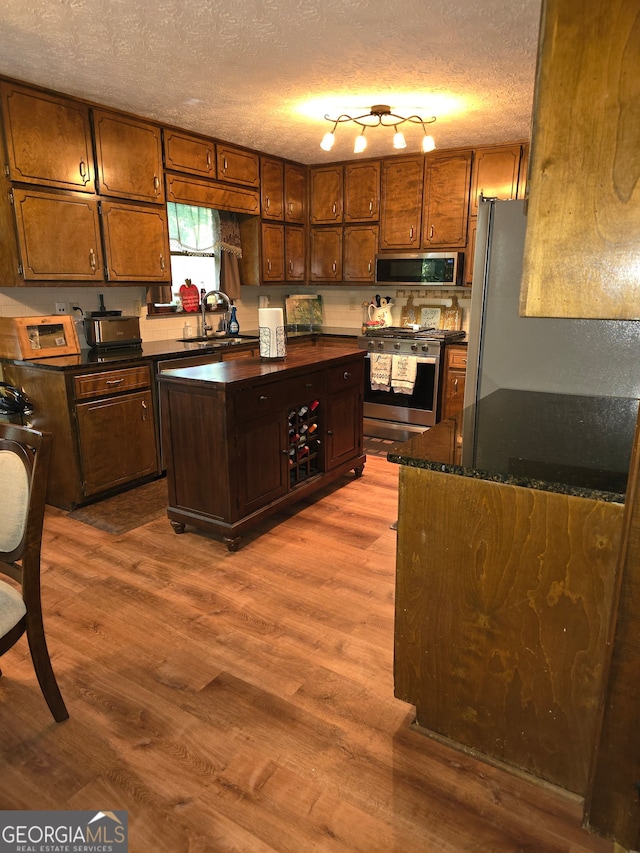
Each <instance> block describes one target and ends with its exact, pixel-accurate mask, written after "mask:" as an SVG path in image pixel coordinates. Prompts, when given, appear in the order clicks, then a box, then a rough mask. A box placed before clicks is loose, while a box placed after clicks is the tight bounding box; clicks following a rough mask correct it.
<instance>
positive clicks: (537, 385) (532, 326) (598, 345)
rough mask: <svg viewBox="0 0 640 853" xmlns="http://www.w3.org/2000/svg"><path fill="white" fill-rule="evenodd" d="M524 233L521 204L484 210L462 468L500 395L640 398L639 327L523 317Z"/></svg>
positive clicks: (619, 322)
mask: <svg viewBox="0 0 640 853" xmlns="http://www.w3.org/2000/svg"><path fill="white" fill-rule="evenodd" d="M525 229H526V216H525V213H524V202H523V201H485V202H483V203H482V204H481V205H480V209H479V211H478V230H477V235H476V249H475V261H474V267H473V287H472V291H471V317H470V321H469V333H468V340H469V351H468V358H467V378H466V385H465V396H464V405H465V412H464V420H463V458H462V462H463V465H466V464H471V459H472V456H471V455H470V454H472V448H473V432H474V405H473V404H474V403H475V402H476V400H479V399H481V398H483V397H486V396H487V395H489V394H491V393H492V392H494V391H496V390H498V389H500V388H510V389H516V390H524V391H543V392H548V393H555V394H579V395H587V396H603V397H633V398H637V397H640V321H626V320H625V321H622V320H577V319H570V320H563V319H551V318H550V319H546V318H538V317H520V316H519V314H518V307H519V296H520V280H521V276H522V260H523V255H524V235H525ZM587 286H588V285H587V283H586V282H585V287H587ZM638 307H639V311H640V306H638Z"/></svg>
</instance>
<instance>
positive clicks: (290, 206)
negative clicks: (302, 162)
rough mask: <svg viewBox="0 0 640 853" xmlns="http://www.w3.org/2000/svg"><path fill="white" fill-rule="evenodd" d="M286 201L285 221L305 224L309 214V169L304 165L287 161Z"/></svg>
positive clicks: (285, 177)
mask: <svg viewBox="0 0 640 853" xmlns="http://www.w3.org/2000/svg"><path fill="white" fill-rule="evenodd" d="M284 203H285V207H284V218H285V221H286V222H296V223H298V224H300V225H304V224H305V223H306V216H307V170H306V169H305V167H304V166H295V165H294V164H293V163H285V166H284Z"/></svg>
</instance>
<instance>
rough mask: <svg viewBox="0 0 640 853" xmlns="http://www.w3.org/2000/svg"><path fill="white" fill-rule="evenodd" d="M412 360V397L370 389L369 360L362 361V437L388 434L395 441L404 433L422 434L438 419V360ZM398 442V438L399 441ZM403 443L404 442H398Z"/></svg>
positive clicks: (433, 358) (434, 357)
mask: <svg viewBox="0 0 640 853" xmlns="http://www.w3.org/2000/svg"><path fill="white" fill-rule="evenodd" d="M411 357H415V359H416V361H417V364H416V381H415V384H414V387H413V393H412V394H399V393H396V392H395V391H393V390H391V391H377V390H375V391H374V390H373V389H372V388H371V356H370V354H369V353H367V356H366V357H365V362H364V363H365V371H364V418H365V433H366V434H368V435H383V433H382V432H381V430H384V431H385V434H387V433H388V434H389V437H398V435H399V434H400V433H405V436H404V438H408V437H409V435H408V434H409V433H415V432H424V430H425V429H426V428H427V427H430V426H434V425H435V424H436V423H437V422H438V420H439V419H440V413H439V411H438V398H439V394H438V387H439V381H440V357H439V356H411ZM401 438H402V437H401ZM402 440H404V439H402Z"/></svg>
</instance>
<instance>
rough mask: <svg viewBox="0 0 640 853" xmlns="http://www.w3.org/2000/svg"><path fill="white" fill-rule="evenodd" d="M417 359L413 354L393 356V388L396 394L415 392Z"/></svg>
mask: <svg viewBox="0 0 640 853" xmlns="http://www.w3.org/2000/svg"><path fill="white" fill-rule="evenodd" d="M417 361H418V360H417V359H416V358H415V356H411V355H394V356H392V364H391V388H392V390H393V391H395V392H396V394H413V389H414V386H415V384H416V369H417Z"/></svg>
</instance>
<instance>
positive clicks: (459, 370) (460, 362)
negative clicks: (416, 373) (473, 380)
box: [442, 344, 467, 420]
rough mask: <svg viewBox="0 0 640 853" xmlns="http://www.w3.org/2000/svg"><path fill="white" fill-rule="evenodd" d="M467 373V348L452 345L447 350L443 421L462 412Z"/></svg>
mask: <svg viewBox="0 0 640 853" xmlns="http://www.w3.org/2000/svg"><path fill="white" fill-rule="evenodd" d="M466 371H467V347H466V346H455V345H454V344H450V345H449V346H447V347H446V348H445V370H444V383H443V390H442V420H446V419H447V418H452V417H453V416H454V415H457V414H459V413H460V412H461V411H462V408H463V405H464V388H465V381H466V375H467V374H466Z"/></svg>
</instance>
